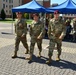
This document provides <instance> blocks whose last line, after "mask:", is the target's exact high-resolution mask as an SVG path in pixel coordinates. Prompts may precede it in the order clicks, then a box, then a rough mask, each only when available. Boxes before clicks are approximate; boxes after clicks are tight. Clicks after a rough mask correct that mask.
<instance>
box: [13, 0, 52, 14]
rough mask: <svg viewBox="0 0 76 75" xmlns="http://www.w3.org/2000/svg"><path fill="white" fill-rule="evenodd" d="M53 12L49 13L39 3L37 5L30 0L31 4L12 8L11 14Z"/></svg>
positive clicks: (33, 0)
mask: <svg viewBox="0 0 76 75" xmlns="http://www.w3.org/2000/svg"><path fill="white" fill-rule="evenodd" d="M19 11H20V12H31V13H33V12H38V13H39V12H53V11H49V10H48V9H46V8H44V7H43V6H41V5H40V4H39V3H37V2H36V1H35V0H32V1H31V2H29V3H27V4H24V5H21V6H18V7H14V8H12V12H19Z"/></svg>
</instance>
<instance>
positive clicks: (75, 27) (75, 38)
mask: <svg viewBox="0 0 76 75" xmlns="http://www.w3.org/2000/svg"><path fill="white" fill-rule="evenodd" d="M73 30H74V34H73V41H75V40H76V18H74V19H73Z"/></svg>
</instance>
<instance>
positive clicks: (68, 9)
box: [48, 0, 76, 14]
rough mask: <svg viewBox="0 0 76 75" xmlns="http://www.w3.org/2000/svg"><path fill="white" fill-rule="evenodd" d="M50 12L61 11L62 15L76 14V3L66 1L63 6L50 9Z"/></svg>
mask: <svg viewBox="0 0 76 75" xmlns="http://www.w3.org/2000/svg"><path fill="white" fill-rule="evenodd" d="M48 9H50V10H59V11H60V13H70V14H71V13H76V3H74V2H73V1H72V0H66V1H65V2H63V3H62V4H60V5H58V6H56V7H50V8H48Z"/></svg>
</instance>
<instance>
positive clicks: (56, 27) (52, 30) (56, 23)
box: [48, 18, 66, 57]
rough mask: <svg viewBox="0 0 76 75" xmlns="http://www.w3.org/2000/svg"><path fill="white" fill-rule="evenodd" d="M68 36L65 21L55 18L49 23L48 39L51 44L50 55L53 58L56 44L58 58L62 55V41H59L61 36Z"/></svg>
mask: <svg viewBox="0 0 76 75" xmlns="http://www.w3.org/2000/svg"><path fill="white" fill-rule="evenodd" d="M65 34H66V26H65V25H64V24H63V21H62V20H60V19H58V20H55V18H53V19H52V20H50V22H49V26H48V37H49V39H50V42H49V52H48V55H49V56H50V57H51V56H52V55H53V50H54V48H55V43H56V44H57V50H58V56H60V55H61V46H62V40H60V39H59V37H60V36H62V37H64V36H65Z"/></svg>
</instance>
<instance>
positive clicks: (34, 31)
mask: <svg viewBox="0 0 76 75" xmlns="http://www.w3.org/2000/svg"><path fill="white" fill-rule="evenodd" d="M43 35H44V25H43V24H42V23H41V21H38V22H35V21H33V22H32V24H31V25H30V36H31V44H30V54H31V55H32V54H33V51H34V46H35V43H37V46H38V48H39V52H41V51H42V39H43ZM38 36H40V39H37V38H38Z"/></svg>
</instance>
